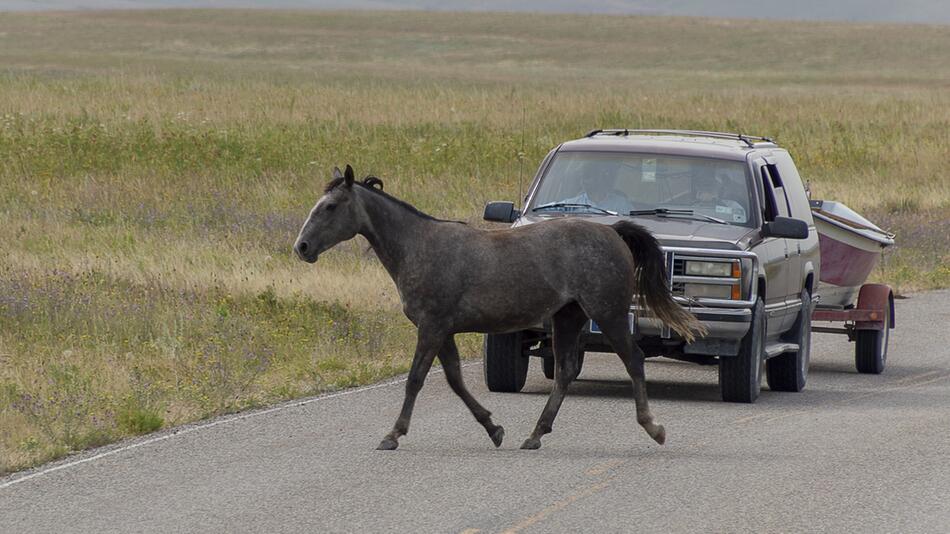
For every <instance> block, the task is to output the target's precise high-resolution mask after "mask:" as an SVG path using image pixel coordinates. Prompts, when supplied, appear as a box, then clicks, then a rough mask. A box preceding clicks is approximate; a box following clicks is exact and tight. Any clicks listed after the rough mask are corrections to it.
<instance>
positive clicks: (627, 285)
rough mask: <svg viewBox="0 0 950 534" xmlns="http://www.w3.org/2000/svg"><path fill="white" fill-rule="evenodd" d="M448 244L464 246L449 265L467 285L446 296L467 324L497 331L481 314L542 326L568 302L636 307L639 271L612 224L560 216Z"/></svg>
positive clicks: (448, 269)
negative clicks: (634, 297) (483, 321)
mask: <svg viewBox="0 0 950 534" xmlns="http://www.w3.org/2000/svg"><path fill="white" fill-rule="evenodd" d="M465 237H466V239H464V240H453V243H452V244H451V245H449V246H452V247H453V248H456V249H457V250H459V252H460V253H459V254H453V255H452V256H454V257H455V258H456V259H455V260H452V263H451V264H446V265H443V268H444V269H446V270H447V271H457V272H458V273H460V276H459V281H460V282H461V284H460V286H459V287H460V288H461V289H460V290H458V291H454V290H447V291H446V292H445V293H444V294H443V298H445V299H446V301H447V303H448V301H449V300H451V301H452V305H453V306H455V305H456V303H457V306H456V307H455V309H456V310H457V311H456V312H455V313H458V314H459V316H460V317H461V316H464V317H465V318H466V320H471V319H472V318H475V320H474V321H470V322H467V323H466V324H465V327H466V328H471V329H475V330H488V331H490V330H491V325H486V324H481V323H480V320H479V318H481V317H484V318H489V317H491V318H498V319H502V320H500V321H498V322H499V323H501V322H508V323H519V324H520V325H521V326H525V327H527V326H530V325H532V324H536V321H539V320H540V319H541V318H544V317H549V316H550V315H551V314H553V313H554V312H555V311H557V310H558V309H560V308H561V307H563V306H564V305H566V304H567V303H569V302H578V303H580V304H581V305H582V306H583V307H584V308H585V309H588V308H593V307H596V306H608V307H612V308H616V307H618V306H624V307H626V306H629V303H630V299H631V298H632V291H633V284H634V271H633V260H632V255H631V254H630V251H629V249H628V248H627V246H626V244H625V243H624V242H623V240H622V239H620V237H619V236H618V235H617V233H616V231H615V230H614V229H613V228H611V227H610V226H606V225H603V224H598V223H593V222H590V221H584V220H581V219H557V220H552V221H545V222H542V223H537V224H533V225H529V226H524V227H518V228H510V229H505V230H494V231H487V232H478V233H470V234H468V235H466V236H465Z"/></svg>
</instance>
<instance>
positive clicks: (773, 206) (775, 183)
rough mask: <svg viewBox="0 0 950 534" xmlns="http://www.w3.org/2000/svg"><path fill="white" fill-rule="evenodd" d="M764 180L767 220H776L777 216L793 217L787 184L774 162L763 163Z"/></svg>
mask: <svg viewBox="0 0 950 534" xmlns="http://www.w3.org/2000/svg"><path fill="white" fill-rule="evenodd" d="M762 181H763V182H764V183H763V184H762V185H763V186H764V189H765V200H766V202H765V213H763V217H764V218H765V220H766V221H774V220H775V217H776V216H778V217H791V216H792V215H791V213H792V209H791V205H790V204H789V202H788V194H787V193H786V192H785V184H784V183H783V182H782V176H781V174H779V171H778V167H776V166H775V165H772V164H768V165H763V166H762Z"/></svg>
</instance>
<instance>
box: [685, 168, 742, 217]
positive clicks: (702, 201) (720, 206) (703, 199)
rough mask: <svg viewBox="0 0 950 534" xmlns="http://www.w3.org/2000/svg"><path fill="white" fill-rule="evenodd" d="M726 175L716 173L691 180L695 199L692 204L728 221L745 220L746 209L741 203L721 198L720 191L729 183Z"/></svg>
mask: <svg viewBox="0 0 950 534" xmlns="http://www.w3.org/2000/svg"><path fill="white" fill-rule="evenodd" d="M729 182H730V179H729V177H728V176H724V175H722V174H720V173H717V174H716V176H715V177H713V178H701V179H698V180H695V181H694V182H693V191H694V193H695V201H694V202H693V206H694V207H696V208H699V209H700V210H701V211H703V212H707V213H708V214H709V215H711V216H713V217H718V218H720V219H724V220H726V221H728V222H737V223H744V222H746V210H745V208H743V207H742V205H741V204H739V203H738V202H736V201H735V200H732V199H729V198H723V195H722V191H723V189H724V188H725V184H727V183H729Z"/></svg>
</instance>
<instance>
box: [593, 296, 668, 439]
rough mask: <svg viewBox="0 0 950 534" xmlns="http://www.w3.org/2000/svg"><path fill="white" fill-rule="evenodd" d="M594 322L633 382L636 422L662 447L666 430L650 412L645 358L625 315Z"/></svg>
mask: <svg viewBox="0 0 950 534" xmlns="http://www.w3.org/2000/svg"><path fill="white" fill-rule="evenodd" d="M595 320H596V321H597V324H598V325H600V328H601V331H603V333H604V337H606V338H607V341H609V342H610V345H611V346H612V347H613V348H614V351H615V352H616V353H617V355H618V356H620V359H621V360H622V361H623V364H624V366H625V367H626V368H627V374H629V375H630V379H631V380H632V381H633V398H634V400H635V401H636V403H637V422H638V423H640V426H642V427H643V429H644V430H646V432H647V434H649V435H650V437H651V438H653V439H654V440H655V441H656V442H657V443H659V444H660V445H662V444H663V443H664V442H665V441H666V430H665V429H664V428H663V425H660V424H657V423H656V422H655V421H654V419H653V414H652V413H651V412H650V405H649V401H648V400H647V386H646V377H645V373H644V371H643V362H644V360H645V359H646V358H645V356H644V354H643V351H642V350H640V347H639V346H637V344H636V343H635V342H634V341H633V336H631V335H630V324H629V323H628V322H627V316H626V313H624V314H623V316H621V317H619V318H617V319H605V320H603V321H601V320H599V319H595Z"/></svg>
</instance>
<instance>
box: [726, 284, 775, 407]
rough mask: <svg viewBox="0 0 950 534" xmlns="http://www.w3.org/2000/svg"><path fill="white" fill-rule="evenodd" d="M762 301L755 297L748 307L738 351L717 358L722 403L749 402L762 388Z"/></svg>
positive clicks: (763, 306)
mask: <svg viewBox="0 0 950 534" xmlns="http://www.w3.org/2000/svg"><path fill="white" fill-rule="evenodd" d="M765 328H766V324H765V304H763V302H762V297H759V298H758V299H757V300H756V302H755V306H753V308H752V321H751V323H750V324H749V331H748V332H747V333H746V335H745V337H744V338H742V343H741V344H740V345H739V354H737V355H736V356H725V357H723V356H720V357H719V391H720V393H721V394H722V400H724V401H726V402H745V403H752V402H755V399H757V398H758V397H759V391H761V389H762V357H763V355H764V354H765Z"/></svg>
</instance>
